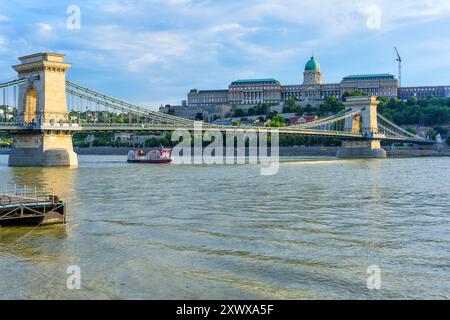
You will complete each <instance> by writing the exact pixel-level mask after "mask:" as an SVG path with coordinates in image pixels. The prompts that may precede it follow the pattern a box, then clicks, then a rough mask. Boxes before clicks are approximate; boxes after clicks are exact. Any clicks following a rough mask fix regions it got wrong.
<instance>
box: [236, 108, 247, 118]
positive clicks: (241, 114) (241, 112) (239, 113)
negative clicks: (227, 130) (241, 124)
mask: <svg viewBox="0 0 450 320" xmlns="http://www.w3.org/2000/svg"><path fill="white" fill-rule="evenodd" d="M246 115H247V114H246V113H245V111H244V110H242V109H236V110H235V111H234V117H235V118H241V117H245V116H246Z"/></svg>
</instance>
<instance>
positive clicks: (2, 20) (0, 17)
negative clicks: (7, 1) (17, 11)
mask: <svg viewBox="0 0 450 320" xmlns="http://www.w3.org/2000/svg"><path fill="white" fill-rule="evenodd" d="M8 20H9V18H8V17H7V16H4V15H1V14H0V22H4V21H8Z"/></svg>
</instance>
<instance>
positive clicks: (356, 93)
mask: <svg viewBox="0 0 450 320" xmlns="http://www.w3.org/2000/svg"><path fill="white" fill-rule="evenodd" d="M359 96H368V94H367V93H364V92H362V91H360V90H355V91H346V92H345V93H344V94H343V97H344V99H345V98H348V97H359Z"/></svg>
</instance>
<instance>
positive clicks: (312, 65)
mask: <svg viewBox="0 0 450 320" xmlns="http://www.w3.org/2000/svg"><path fill="white" fill-rule="evenodd" d="M305 71H317V72H320V64H319V62H318V61H316V59H314V57H311V59H310V60H309V61H308V62H307V63H306V66H305Z"/></svg>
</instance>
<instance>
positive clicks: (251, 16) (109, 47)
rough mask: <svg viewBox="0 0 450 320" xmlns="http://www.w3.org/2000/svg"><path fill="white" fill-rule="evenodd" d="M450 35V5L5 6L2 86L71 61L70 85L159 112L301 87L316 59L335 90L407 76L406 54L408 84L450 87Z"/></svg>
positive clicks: (203, 1) (373, 1)
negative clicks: (70, 24)
mask: <svg viewBox="0 0 450 320" xmlns="http://www.w3.org/2000/svg"><path fill="white" fill-rule="evenodd" d="M69 5H77V6H78V7H79V8H80V10H81V20H80V21H81V28H80V29H75V30H73V29H69V28H67V19H68V18H69V14H68V13H67V8H68V6H69ZM449 33H450V1H449V0H395V1H392V0H358V1H351V0H339V1H338V0H279V1H276V0H246V1H242V0H240V1H238V0H226V1H220V0H215V1H212V0H165V1H163V0H147V1H138V0H116V1H93V0H92V1H77V0H72V1H47V2H44V1H39V2H37V1H31V0H24V1H20V0H18V1H6V0H1V2H0V81H2V80H6V79H11V78H14V77H15V74H14V72H13V70H12V69H11V68H10V66H11V65H14V64H17V62H18V61H17V57H19V56H22V55H27V54H31V53H36V52H43V51H46V52H57V53H64V54H66V55H67V57H66V60H67V61H69V62H71V63H73V68H72V70H71V71H70V72H69V75H68V77H69V79H71V80H73V81H75V82H77V83H80V84H83V85H86V86H89V87H91V88H93V89H98V90H100V91H102V92H104V93H107V94H109V95H112V96H115V97H119V98H122V99H125V100H127V101H130V102H134V103H138V104H141V105H144V106H148V107H152V108H153V109H156V108H157V107H158V106H159V105H160V104H162V103H172V104H174V103H179V102H180V101H181V99H185V98H186V93H187V91H188V90H189V89H191V88H200V89H217V88H219V89H220V88H226V87H227V86H228V84H229V83H230V82H231V81H233V80H236V79H241V78H267V77H273V78H276V79H278V80H280V81H281V82H282V83H284V84H297V83H300V82H301V78H302V72H303V68H304V65H305V62H306V61H307V60H308V59H309V57H310V56H311V52H312V51H313V52H314V55H315V56H316V58H317V59H318V60H319V61H320V63H321V65H322V71H323V73H324V78H325V81H326V82H338V81H340V80H341V79H342V77H343V76H346V75H349V74H359V73H386V72H388V73H393V74H397V62H396V61H395V58H396V57H395V53H394V49H393V46H394V45H396V46H398V48H399V50H400V53H401V54H402V55H403V58H404V66H403V82H404V85H449V84H450V59H449V57H450V38H449V37H448V34H449Z"/></svg>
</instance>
